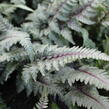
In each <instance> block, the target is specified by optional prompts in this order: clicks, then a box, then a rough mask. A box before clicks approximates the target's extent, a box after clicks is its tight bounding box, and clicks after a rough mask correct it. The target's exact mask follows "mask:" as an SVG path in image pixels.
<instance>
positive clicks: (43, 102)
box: [36, 91, 48, 109]
mask: <svg viewBox="0 0 109 109" xmlns="http://www.w3.org/2000/svg"><path fill="white" fill-rule="evenodd" d="M36 107H37V108H38V109H46V108H47V107H48V94H47V92H45V91H43V92H42V96H41V98H40V100H39V102H38V103H37V104H36Z"/></svg>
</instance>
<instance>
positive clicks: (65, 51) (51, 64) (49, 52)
mask: <svg viewBox="0 0 109 109" xmlns="http://www.w3.org/2000/svg"><path fill="white" fill-rule="evenodd" d="M42 50H43V53H44V51H45V53H46V54H45V56H44V57H43V60H42V61H39V62H37V66H38V68H39V69H40V71H41V72H42V70H41V69H44V68H45V69H46V70H50V69H53V68H54V69H56V70H59V67H61V66H64V65H65V64H67V63H70V62H72V61H75V60H77V59H83V58H87V59H89V58H92V59H97V60H105V61H108V60H109V57H108V56H107V55H106V54H104V53H101V52H100V51H97V50H95V49H87V48H82V47H81V48H79V47H75V46H74V47H72V48H67V47H62V48H61V47H60V48H57V47H56V46H51V47H50V46H45V48H43V47H42ZM42 50H41V49H40V51H42ZM38 51H39V50H38Z"/></svg>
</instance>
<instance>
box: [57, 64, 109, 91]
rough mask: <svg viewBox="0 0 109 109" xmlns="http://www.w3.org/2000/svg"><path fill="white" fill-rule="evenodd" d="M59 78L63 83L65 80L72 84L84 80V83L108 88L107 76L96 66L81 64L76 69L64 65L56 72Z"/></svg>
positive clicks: (108, 80)
mask: <svg viewBox="0 0 109 109" xmlns="http://www.w3.org/2000/svg"><path fill="white" fill-rule="evenodd" d="M57 76H58V77H59V79H60V80H61V81H62V82H63V83H65V82H66V81H67V82H68V83H69V85H70V86H72V84H73V83H75V82H77V81H80V82H84V83H85V84H86V85H87V84H90V85H94V86H96V87H97V88H99V89H103V88H104V89H105V90H109V86H108V84H109V76H108V74H107V73H106V72H105V71H104V70H101V69H98V68H96V67H89V66H82V67H80V68H78V69H77V70H75V69H73V68H70V67H65V68H63V69H62V70H60V71H59V72H57Z"/></svg>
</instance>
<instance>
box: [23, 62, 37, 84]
mask: <svg viewBox="0 0 109 109" xmlns="http://www.w3.org/2000/svg"><path fill="white" fill-rule="evenodd" d="M37 74H38V68H37V66H36V65H35V64H31V65H28V66H26V67H25V68H24V69H23V72H22V80H23V81H24V82H25V83H26V84H28V83H29V82H30V79H33V80H34V81H36V79H37Z"/></svg>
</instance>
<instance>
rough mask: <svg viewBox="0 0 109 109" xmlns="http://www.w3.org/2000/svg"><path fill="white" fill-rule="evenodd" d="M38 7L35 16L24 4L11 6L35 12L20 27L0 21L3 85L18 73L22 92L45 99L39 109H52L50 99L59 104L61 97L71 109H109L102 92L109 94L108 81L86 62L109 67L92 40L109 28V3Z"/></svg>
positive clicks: (93, 0) (54, 0)
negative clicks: (92, 34)
mask: <svg viewBox="0 0 109 109" xmlns="http://www.w3.org/2000/svg"><path fill="white" fill-rule="evenodd" d="M33 1H34V0H33ZM36 2H37V4H38V5H37V7H36V9H35V10H33V9H30V8H28V7H27V6H26V7H25V5H26V1H25V0H20V1H17V0H11V3H14V4H15V6H17V7H18V6H19V7H20V8H23V9H26V10H29V11H31V13H30V14H28V15H27V17H26V18H25V21H24V23H22V25H21V26H20V27H15V26H14V25H12V24H11V23H9V22H10V21H12V19H11V20H10V19H6V18H5V17H3V16H4V15H7V14H8V15H10V12H9V13H6V14H4V13H3V12H2V13H1V15H0V48H1V49H0V65H2V67H1V71H2V73H1V74H0V83H1V84H4V82H5V81H7V80H8V79H9V78H10V77H11V74H12V73H13V72H15V71H16V72H18V74H17V79H16V86H17V90H18V92H21V91H23V90H24V89H26V92H27V95H28V96H29V95H30V94H31V93H32V92H33V93H34V95H37V94H40V95H42V96H41V98H40V100H39V102H38V103H36V108H38V109H45V108H47V107H48V104H49V97H48V96H49V95H50V96H51V95H52V96H54V97H55V98H56V96H57V95H58V96H59V98H60V99H61V101H63V102H64V103H65V104H66V105H67V107H68V108H69V109H72V108H73V107H72V105H73V106H80V107H82V106H83V107H86V108H87V109H108V108H109V99H108V97H105V96H102V95H100V94H99V91H98V89H104V90H106V91H109V86H108V84H109V75H108V74H107V72H106V71H105V70H104V69H99V68H98V67H96V66H95V67H94V66H93V65H94V64H93V65H92V64H90V65H86V62H85V61H86V60H90V59H94V60H93V62H91V63H94V62H96V60H102V61H109V56H108V55H107V54H105V53H102V52H100V51H98V50H97V49H96V45H95V43H94V41H93V40H92V39H91V37H90V31H91V29H93V28H94V26H97V25H100V27H102V28H104V27H105V28H108V15H107V12H108V11H109V7H108V6H107V3H108V0H43V1H38V0H37V1H36ZM5 5H6V3H5ZM8 5H10V4H8ZM2 6H4V3H2V4H1V6H0V7H2ZM12 6H14V5H13V4H12ZM15 6H14V8H15ZM4 8H7V6H6V7H5V6H4ZM0 10H1V8H0ZM11 12H13V11H11ZM8 20H10V21H8ZM100 34H101V35H102V34H103V31H102V32H100ZM77 36H78V37H80V38H82V39H83V41H81V42H80V43H82V47H79V46H76V45H77V44H76V42H75V40H74V39H75V37H77ZM96 37H97V36H96ZM87 47H89V48H87ZM75 61H76V62H78V66H76V64H75ZM91 65H92V66H91ZM45 89H46V90H47V92H45ZM77 108H78V107H77ZM34 109H35V107H34Z"/></svg>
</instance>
